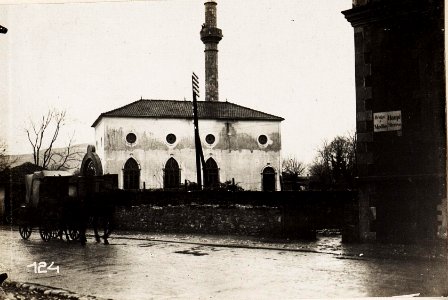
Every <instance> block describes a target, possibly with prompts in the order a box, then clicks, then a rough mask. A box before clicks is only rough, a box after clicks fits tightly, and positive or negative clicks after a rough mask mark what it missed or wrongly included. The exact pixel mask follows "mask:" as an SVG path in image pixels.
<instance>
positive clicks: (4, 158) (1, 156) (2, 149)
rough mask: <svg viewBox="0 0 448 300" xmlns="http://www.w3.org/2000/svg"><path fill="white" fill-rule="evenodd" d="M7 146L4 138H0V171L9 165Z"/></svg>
mask: <svg viewBox="0 0 448 300" xmlns="http://www.w3.org/2000/svg"><path fill="white" fill-rule="evenodd" d="M6 150H7V146H6V142H5V141H4V140H0V172H2V171H3V170H5V169H6V168H9V167H10V164H11V163H10V159H9V155H7V153H6Z"/></svg>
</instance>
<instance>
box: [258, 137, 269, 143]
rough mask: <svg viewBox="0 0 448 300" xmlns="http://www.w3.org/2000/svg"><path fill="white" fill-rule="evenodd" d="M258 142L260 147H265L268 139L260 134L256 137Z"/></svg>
mask: <svg viewBox="0 0 448 300" xmlns="http://www.w3.org/2000/svg"><path fill="white" fill-rule="evenodd" d="M258 142H259V143H260V144H262V145H265V144H266V143H267V142H268V137H267V136H265V135H264V134H262V135H260V136H259V137H258Z"/></svg>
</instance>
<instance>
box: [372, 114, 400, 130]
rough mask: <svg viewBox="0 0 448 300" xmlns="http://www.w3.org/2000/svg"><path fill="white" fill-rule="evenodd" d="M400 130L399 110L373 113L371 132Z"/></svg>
mask: <svg viewBox="0 0 448 300" xmlns="http://www.w3.org/2000/svg"><path fill="white" fill-rule="evenodd" d="M397 130H401V110H395V111H386V112H378V113H374V114H373V132H382V131H397Z"/></svg>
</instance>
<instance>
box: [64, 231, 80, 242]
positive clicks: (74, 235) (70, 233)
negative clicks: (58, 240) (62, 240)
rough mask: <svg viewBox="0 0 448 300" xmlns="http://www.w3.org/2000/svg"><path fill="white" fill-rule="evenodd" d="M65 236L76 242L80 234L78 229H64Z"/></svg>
mask: <svg viewBox="0 0 448 300" xmlns="http://www.w3.org/2000/svg"><path fill="white" fill-rule="evenodd" d="M65 234H66V236H67V237H68V239H69V240H70V241H76V240H77V239H79V234H80V232H79V229H75V228H69V229H66V231H65Z"/></svg>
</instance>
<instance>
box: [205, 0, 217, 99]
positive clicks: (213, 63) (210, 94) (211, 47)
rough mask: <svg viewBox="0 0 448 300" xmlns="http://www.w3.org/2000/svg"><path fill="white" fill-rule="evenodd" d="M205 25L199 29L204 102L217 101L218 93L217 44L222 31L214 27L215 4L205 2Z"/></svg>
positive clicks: (213, 2)
mask: <svg viewBox="0 0 448 300" xmlns="http://www.w3.org/2000/svg"><path fill="white" fill-rule="evenodd" d="M204 5H205V23H204V24H203V25H202V29H201V40H202V42H203V43H204V45H205V50H204V52H205V101H219V93H218V43H219V41H220V40H221V39H222V30H221V29H219V28H217V27H216V26H217V25H216V5H217V4H216V2H215V1H212V0H210V1H207V2H205V3H204Z"/></svg>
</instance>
